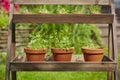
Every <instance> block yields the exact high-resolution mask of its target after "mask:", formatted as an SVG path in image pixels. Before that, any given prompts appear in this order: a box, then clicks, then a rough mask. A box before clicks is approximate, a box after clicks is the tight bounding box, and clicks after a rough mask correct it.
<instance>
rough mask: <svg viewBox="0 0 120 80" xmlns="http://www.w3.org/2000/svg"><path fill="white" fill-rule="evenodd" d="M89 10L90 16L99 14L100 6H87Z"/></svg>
mask: <svg viewBox="0 0 120 80" xmlns="http://www.w3.org/2000/svg"><path fill="white" fill-rule="evenodd" d="M89 10H90V13H91V14H100V11H101V6H98V5H91V6H89Z"/></svg>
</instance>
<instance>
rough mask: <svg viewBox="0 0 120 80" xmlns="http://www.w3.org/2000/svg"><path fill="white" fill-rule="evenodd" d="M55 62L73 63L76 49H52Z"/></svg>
mask: <svg viewBox="0 0 120 80" xmlns="http://www.w3.org/2000/svg"><path fill="white" fill-rule="evenodd" d="M51 51H52V53H53V58H54V61H71V58H72V53H73V51H74V48H69V49H66V48H52V49H51Z"/></svg>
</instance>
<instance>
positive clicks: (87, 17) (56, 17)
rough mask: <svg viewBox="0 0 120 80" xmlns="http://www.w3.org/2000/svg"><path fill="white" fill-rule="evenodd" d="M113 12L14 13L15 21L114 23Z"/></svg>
mask: <svg viewBox="0 0 120 80" xmlns="http://www.w3.org/2000/svg"><path fill="white" fill-rule="evenodd" d="M113 18H114V16H113V15H112V14H14V15H13V22H14V23H95V24H97V23H99V24H110V23H113Z"/></svg>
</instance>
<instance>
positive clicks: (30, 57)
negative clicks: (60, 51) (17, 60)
mask: <svg viewBox="0 0 120 80" xmlns="http://www.w3.org/2000/svg"><path fill="white" fill-rule="evenodd" d="M24 51H25V53H26V58H27V61H44V57H45V54H46V52H47V49H46V48H45V49H30V48H28V47H25V48H24Z"/></svg>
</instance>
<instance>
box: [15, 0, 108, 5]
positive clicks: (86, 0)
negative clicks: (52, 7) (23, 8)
mask: <svg viewBox="0 0 120 80" xmlns="http://www.w3.org/2000/svg"><path fill="white" fill-rule="evenodd" d="M14 3H15V4H74V5H78V4H79V5H80V4H87V5H92V4H99V5H109V1H108V0H14Z"/></svg>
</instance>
